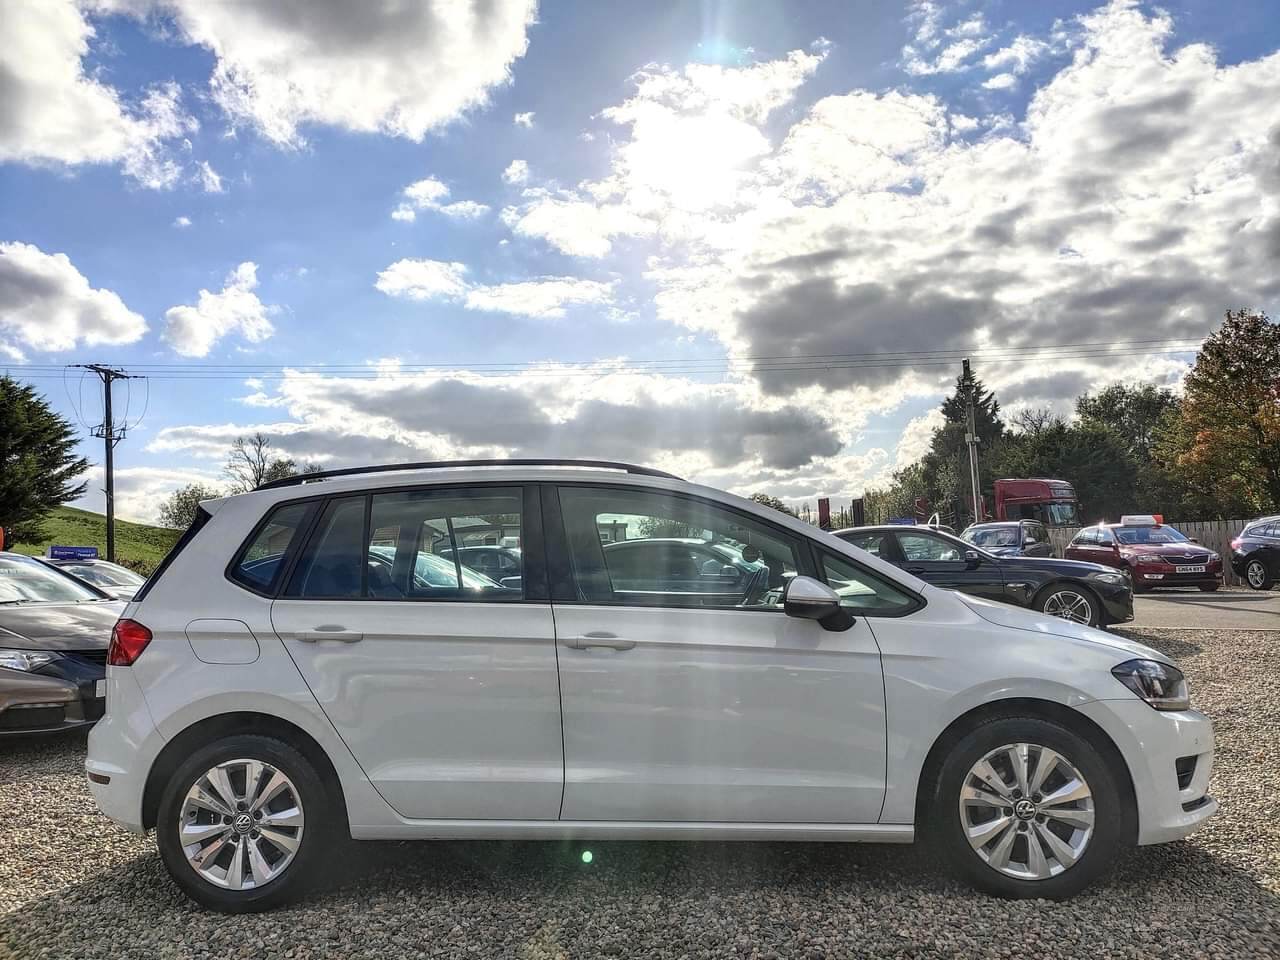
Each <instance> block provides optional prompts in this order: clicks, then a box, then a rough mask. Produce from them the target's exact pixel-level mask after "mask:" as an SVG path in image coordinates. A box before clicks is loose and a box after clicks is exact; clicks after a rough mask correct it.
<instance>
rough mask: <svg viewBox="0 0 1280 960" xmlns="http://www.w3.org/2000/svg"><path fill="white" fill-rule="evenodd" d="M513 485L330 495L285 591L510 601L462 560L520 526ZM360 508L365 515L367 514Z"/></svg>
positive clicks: (503, 585) (510, 595) (518, 592)
mask: <svg viewBox="0 0 1280 960" xmlns="http://www.w3.org/2000/svg"><path fill="white" fill-rule="evenodd" d="M521 497H522V493H521V491H520V490H519V489H518V488H516V489H508V488H502V489H488V488H483V489H477V490H455V489H437V490H409V491H395V492H390V493H375V494H373V495H372V497H371V498H367V497H364V496H356V497H341V498H338V499H335V500H331V501H330V502H329V503H328V504H327V505H326V506H325V509H324V512H323V513H322V514H321V516H320V520H319V522H318V524H317V528H316V533H315V534H314V535H313V536H312V538H311V542H310V543H309V544H308V546H307V549H306V550H305V551H304V553H303V555H302V557H301V559H300V560H299V562H298V568H297V570H296V571H295V572H294V575H293V577H292V578H291V580H290V583H289V589H288V590H287V595H288V596H291V597H299V598H311V599H330V600H332V599H369V600H475V601H510V600H521V599H523V597H524V592H523V588H522V585H521V579H520V576H519V574H518V572H517V574H516V575H515V576H512V577H509V578H504V580H503V581H502V582H499V581H497V580H495V579H493V578H492V577H490V576H487V575H486V574H485V573H484V572H482V571H481V570H478V569H475V568H474V567H472V566H471V565H469V563H468V559H472V560H474V559H475V557H476V556H483V555H484V554H485V551H476V550H469V549H468V547H473V546H476V545H480V544H484V543H485V542H486V539H488V538H493V537H495V536H497V537H513V538H516V539H518V538H519V537H520V531H521V516H522V509H523V508H522V504H521ZM366 513H367V517H366Z"/></svg>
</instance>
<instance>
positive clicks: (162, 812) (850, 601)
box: [85, 461, 1217, 911]
mask: <svg viewBox="0 0 1280 960" xmlns="http://www.w3.org/2000/svg"><path fill="white" fill-rule="evenodd" d="M303 480H305V481H306V482H305V483H304V482H302V481H303ZM476 546H489V547H490V549H489V550H488V551H485V550H468V549H467V548H469V547H476ZM494 547H501V548H502V550H501V551H500V552H501V553H502V554H503V555H504V556H505V557H506V558H507V559H508V560H511V559H512V558H515V562H514V563H509V564H508V566H507V567H505V568H504V569H502V570H499V569H498V568H497V566H496V557H497V553H498V552H499V551H496V550H494V549H493V548H494ZM463 557H466V558H467V559H468V560H474V558H477V557H480V558H485V557H487V558H490V559H493V560H494V562H495V566H493V567H491V568H490V570H491V572H492V575H490V574H489V573H486V572H483V571H482V570H479V569H475V568H473V567H469V566H467V565H465V564H464V563H463V560H462V558H463ZM474 562H476V563H479V562H480V561H479V560H474ZM486 562H487V561H486ZM106 682H107V713H106V716H105V717H104V718H103V720H102V721H101V722H100V723H99V724H98V725H97V727H96V728H95V729H94V730H93V732H92V734H91V736H90V738H89V756H88V760H87V761H86V764H85V766H86V768H87V772H88V776H89V781H90V785H91V787H92V790H93V793H94V796H95V797H96V799H97V801H98V804H99V805H100V806H101V808H102V810H103V811H104V812H105V813H106V814H107V815H108V816H110V817H111V818H112V819H114V820H116V821H117V822H118V823H120V824H122V825H124V826H125V827H127V828H128V829H130V830H133V831H136V832H142V831H144V830H147V829H150V828H153V827H154V828H155V830H156V836H157V840H158V844H159V848H160V853H161V856H162V857H163V859H164V862H165V865H166V866H167V867H168V869H169V871H170V872H171V874H172V875H173V878H174V879H175V880H176V881H177V883H178V885H179V886H180V887H182V889H183V890H185V891H186V892H187V893H188V894H189V895H190V896H191V897H192V898H194V899H195V900H197V901H198V902H200V903H201V904H204V905H206V906H208V907H211V908H214V909H217V910H224V911H247V910H260V909H264V908H267V907H270V906H272V905H275V904H278V903H280V902H282V901H284V900H286V899H288V898H290V897H292V896H295V895H296V894H297V893H298V892H299V891H300V890H301V888H303V887H304V885H305V884H306V883H307V881H309V880H310V879H311V878H314V877H316V876H317V875H320V874H321V873H322V872H323V871H322V870H320V869H318V867H319V866H320V865H321V863H322V861H323V860H324V858H326V857H327V856H330V855H332V853H333V851H334V850H335V849H340V847H341V844H339V843H336V842H335V841H337V840H344V839H345V838H346V837H347V836H348V835H349V836H350V837H353V838H355V839H357V840H364V839H387V838H397V839H408V838H443V837H450V838H525V839H551V838H565V837H576V838H583V839H588V838H591V839H595V838H626V839H649V838H653V839H717V840H729V839H741V840H762V839H785V840H821V841H835V840H845V841H849V840H862V841H875V842H882V843H889V842H892V843H907V842H911V841H912V840H914V839H916V838H917V837H922V838H927V839H928V840H929V841H931V842H933V843H935V844H936V845H937V846H938V847H939V848H940V849H941V850H942V851H943V852H944V853H945V854H946V857H947V859H948V860H949V861H950V862H951V863H952V864H953V865H954V867H955V868H957V869H958V870H959V871H960V872H961V873H962V874H964V875H965V876H967V877H968V878H969V880H970V881H972V883H973V884H974V885H976V886H977V887H979V888H981V889H983V890H985V891H988V892H991V893H994V894H998V895H1001V896H1006V897H1051V898H1061V897H1066V896H1070V895H1071V894H1074V893H1075V892H1077V891H1079V890H1080V889H1081V888H1082V887H1084V886H1085V885H1086V884H1088V883H1089V882H1090V881H1091V880H1093V879H1094V878H1095V877H1097V876H1098V875H1099V873H1100V872H1101V871H1103V869H1104V868H1105V867H1106V865H1107V863H1108V862H1109V861H1110V860H1111V858H1112V857H1114V856H1115V855H1116V853H1117V852H1118V851H1120V850H1123V849H1124V848H1125V847H1127V846H1129V845H1131V844H1134V843H1138V844H1150V843H1160V842H1164V841H1168V840H1176V839H1178V838H1180V837H1184V836H1186V835H1187V834H1188V833H1190V832H1191V831H1192V830H1194V829H1195V828H1196V827H1197V826H1198V825H1199V824H1200V823H1202V822H1203V821H1204V820H1205V819H1206V818H1207V817H1209V816H1210V815H1212V814H1213V813H1214V811H1215V810H1216V809H1217V803H1216V802H1215V801H1214V800H1213V799H1212V798H1211V797H1210V796H1208V794H1207V792H1206V791H1207V787H1208V783H1209V773H1210V766H1211V764H1212V760H1213V731H1212V728H1211V726H1210V724H1209V721H1208V720H1207V719H1206V718H1205V717H1204V716H1203V715H1201V714H1199V713H1197V712H1195V711H1193V710H1192V709H1191V706H1190V701H1189V695H1188V691H1187V685H1186V682H1185V680H1184V679H1183V676H1182V674H1181V673H1180V672H1179V671H1178V669H1177V667H1175V666H1174V665H1173V664H1172V663H1171V662H1170V661H1169V660H1168V659H1167V658H1166V657H1164V656H1163V655H1162V654H1160V653H1158V652H1156V651H1155V650H1151V649H1149V648H1147V647H1144V646H1140V645H1138V644H1135V643H1130V642H1127V641H1125V640H1122V639H1119V638H1117V637H1115V636H1112V635H1110V634H1107V633H1105V632H1102V631H1099V630H1095V629H1091V628H1089V627H1085V626H1081V625H1079V624H1075V623H1072V622H1068V621H1065V620H1058V619H1052V618H1046V617H1044V616H1043V615H1041V614H1036V613H1032V612H1028V611H1024V610H1021V609H1016V608H1014V607H1009V606H1004V605H1000V604H994V603H990V602H986V601H983V600H979V599H975V598H973V597H968V596H964V595H962V594H958V593H953V592H949V591H944V590H939V589H937V588H935V587H932V586H929V585H928V584H926V583H924V582H923V581H921V580H917V579H915V578H914V577H912V576H910V575H909V574H906V573H904V572H903V571H901V570H899V569H897V568H895V567H893V566H892V565H890V564H888V563H884V562H881V561H880V560H879V559H877V558H876V557H873V556H871V555H870V554H867V553H864V552H863V551H861V550H858V549H857V548H855V547H852V546H850V545H849V544H847V543H845V542H844V541H842V540H838V539H837V538H835V537H833V536H829V535H827V534H825V533H823V532H821V531H819V530H817V529H815V528H814V527H812V526H809V525H807V524H805V523H802V522H801V521H799V520H796V519H793V518H791V517H788V516H784V515H783V514H781V513H778V512H776V511H773V510H770V509H768V508H765V507H761V506H759V505H757V504H754V503H751V502H750V501H747V500H743V499H740V498H739V497H735V496H732V495H730V494H727V493H723V492H721V491H718V490H713V489H709V488H707V487H702V486H697V485H695V484H691V483H686V482H684V481H682V480H679V479H677V478H675V477H672V476H670V475H668V474H664V473H661V472H659V471H655V470H649V469H645V468H641V467H634V466H628V465H626V464H614V463H602V462H596V461H468V462H464V463H453V464H423V465H414V466H412V467H404V466H395V467H377V468H366V469H361V470H346V471H330V472H329V473H327V474H319V475H316V476H311V477H306V478H295V479H291V480H286V481H279V482H276V483H269V484H266V485H264V486H263V487H260V488H259V489H258V490H256V491H254V492H252V493H248V494H244V495H241V496H235V497H229V498H226V499H221V500H213V501H208V502H205V503H204V504H202V506H201V510H200V512H199V515H198V518H197V520H196V522H195V523H194V524H193V525H192V527H191V529H189V530H188V531H187V533H186V535H185V536H184V537H183V538H182V540H181V541H180V542H179V543H178V545H177V546H176V547H175V548H174V550H173V552H172V553H171V554H170V555H169V557H168V558H167V559H166V560H165V562H164V563H163V564H162V565H161V567H160V569H159V570H158V571H157V572H156V574H155V575H154V576H153V577H152V578H151V580H150V581H148V583H147V585H146V586H145V587H144V588H143V589H142V590H141V591H140V592H139V593H138V595H137V598H136V599H135V600H134V602H132V603H131V604H130V605H129V606H128V607H127V608H126V609H125V611H124V615H123V617H122V619H121V620H120V622H119V623H118V624H117V626H116V629H115V632H114V635H113V637H112V642H111V649H110V655H109V666H108V668H107V681H106Z"/></svg>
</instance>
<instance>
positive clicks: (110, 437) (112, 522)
mask: <svg viewBox="0 0 1280 960" xmlns="http://www.w3.org/2000/svg"><path fill="white" fill-rule="evenodd" d="M75 366H77V367H83V368H84V369H85V370H92V371H93V372H94V373H96V374H97V375H98V378H99V379H100V380H101V381H102V426H100V427H94V428H93V429H92V430H91V431H90V433H91V434H92V435H93V436H95V437H101V438H102V439H103V441H104V442H105V444H106V454H107V459H106V463H105V464H104V469H105V472H106V481H107V483H106V489H105V490H104V493H106V495H107V559H108V560H110V561H112V562H114V561H115V559H116V496H115V492H116V487H115V448H116V444H117V443H119V442H120V441H121V440H123V439H124V430H123V429H122V430H120V432H118V433H117V432H116V424H115V420H114V418H113V416H112V412H111V384H112V383H113V382H115V381H116V380H133V379H135V378H134V377H131V376H130V375H129V374H127V373H125V372H124V371H123V370H121V369H120V368H118V367H106V366H103V365H102V364H100V363H77V364H75Z"/></svg>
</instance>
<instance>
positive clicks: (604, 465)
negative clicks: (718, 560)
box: [254, 458, 680, 490]
mask: <svg viewBox="0 0 1280 960" xmlns="http://www.w3.org/2000/svg"><path fill="white" fill-rule="evenodd" d="M451 467H588V468H590V469H593V470H621V471H624V472H625V473H633V474H635V475H636V476H640V477H662V478H663V479H665V480H679V479H680V477H677V476H676V475H675V474H673V473H667V472H666V471H664V470H655V469H653V468H652V467H641V466H637V465H636V464H634V463H622V462H620V461H617V460H561V459H541V458H532V459H516V460H427V461H422V462H420V463H381V464H375V465H372V466H367V467H344V468H343V469H341V470H320V471H317V472H316V473H300V474H297V475H296V476H292V477H281V478H280V479H279V480H269V481H267V482H266V483H260V484H258V485H257V486H256V487H254V489H255V490H275V489H276V488H278V487H296V486H301V485H302V484H304V483H311V482H312V481H314V480H329V479H331V478H333V477H354V476H358V475H360V474H364V473H394V472H395V471H397V470H444V469H448V468H451Z"/></svg>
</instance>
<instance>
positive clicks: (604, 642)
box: [566, 632, 636, 650]
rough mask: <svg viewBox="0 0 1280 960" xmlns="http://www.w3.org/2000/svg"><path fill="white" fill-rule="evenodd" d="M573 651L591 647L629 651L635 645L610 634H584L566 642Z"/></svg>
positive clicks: (633, 642)
mask: <svg viewBox="0 0 1280 960" xmlns="http://www.w3.org/2000/svg"><path fill="white" fill-rule="evenodd" d="M566 642H567V643H568V645H569V646H570V647H572V648H573V649H574V650H590V649H591V648H592V647H606V648H608V649H610V650H630V649H631V648H632V647H634V646H635V645H636V642H635V641H634V640H624V639H623V638H622V637H619V636H615V635H614V634H612V633H603V632H601V633H586V634H583V635H582V636H580V637H570V638H569V639H568V641H566Z"/></svg>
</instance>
